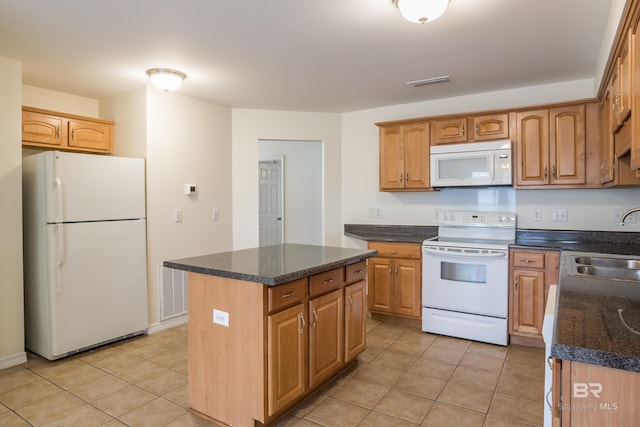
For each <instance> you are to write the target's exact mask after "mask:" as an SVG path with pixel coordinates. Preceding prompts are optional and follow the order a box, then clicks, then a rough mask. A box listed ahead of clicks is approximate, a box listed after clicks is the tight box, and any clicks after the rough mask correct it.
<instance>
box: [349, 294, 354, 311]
mask: <svg viewBox="0 0 640 427" xmlns="http://www.w3.org/2000/svg"><path fill="white" fill-rule="evenodd" d="M352 305H353V298H352V297H351V295H349V310H351V306H352Z"/></svg>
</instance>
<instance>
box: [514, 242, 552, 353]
mask: <svg viewBox="0 0 640 427" xmlns="http://www.w3.org/2000/svg"><path fill="white" fill-rule="evenodd" d="M509 258H510V263H509V334H510V336H511V342H516V343H518V342H519V343H527V344H531V345H537V346H543V341H542V321H543V318H544V307H545V305H546V301H547V295H548V294H549V286H550V285H551V284H554V283H558V270H559V266H560V253H559V252H558V251H538V250H522V249H512V250H510V251H509ZM519 340H520V341H519Z"/></svg>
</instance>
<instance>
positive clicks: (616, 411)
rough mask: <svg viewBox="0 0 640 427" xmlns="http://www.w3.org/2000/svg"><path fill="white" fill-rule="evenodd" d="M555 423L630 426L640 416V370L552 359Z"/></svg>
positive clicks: (582, 426)
mask: <svg viewBox="0 0 640 427" xmlns="http://www.w3.org/2000/svg"><path fill="white" fill-rule="evenodd" d="M550 363H552V367H553V382H552V385H551V394H552V397H551V399H549V398H547V399H548V400H547V404H552V414H553V415H552V419H553V425H554V426H562V427H571V426H575V427H589V426H593V427H601V426H633V425H638V420H639V419H640V406H638V395H640V373H638V372H632V371H626V370H622V369H614V368H609V367H605V366H597V365H591V364H586V363H581V362H575V361H569V360H561V359H552V360H550Z"/></svg>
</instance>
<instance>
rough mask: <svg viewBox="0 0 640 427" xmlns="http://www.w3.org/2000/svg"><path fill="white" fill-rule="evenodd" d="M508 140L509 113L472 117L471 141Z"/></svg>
mask: <svg viewBox="0 0 640 427" xmlns="http://www.w3.org/2000/svg"><path fill="white" fill-rule="evenodd" d="M508 138H509V113H501V114H489V115H486V116H474V117H473V140H474V141H489V140H495V139H508Z"/></svg>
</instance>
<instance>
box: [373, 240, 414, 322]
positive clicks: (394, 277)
mask: <svg viewBox="0 0 640 427" xmlns="http://www.w3.org/2000/svg"><path fill="white" fill-rule="evenodd" d="M368 247H369V249H373V250H377V251H378V256H377V257H374V258H370V259H369V264H368V287H369V290H368V291H369V292H368V293H369V297H368V303H369V304H368V309H369V311H371V312H372V313H380V314H389V315H394V316H401V317H408V318H415V319H420V318H421V315H422V300H421V295H422V262H421V255H422V250H421V249H422V245H420V244H418V243H391V242H369V244H368Z"/></svg>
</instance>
